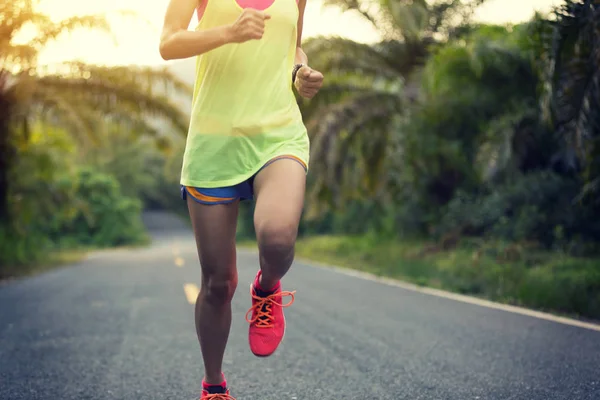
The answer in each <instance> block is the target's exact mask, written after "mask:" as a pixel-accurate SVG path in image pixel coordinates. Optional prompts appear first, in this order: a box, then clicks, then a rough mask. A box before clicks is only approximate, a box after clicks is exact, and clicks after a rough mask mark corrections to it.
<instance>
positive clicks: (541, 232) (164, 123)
mask: <svg viewBox="0 0 600 400" xmlns="http://www.w3.org/2000/svg"><path fill="white" fill-rule="evenodd" d="M327 3H328V4H329V5H335V6H338V7H341V8H342V9H344V10H347V11H348V12H357V13H359V14H361V15H362V16H363V17H364V18H366V19H367V20H368V21H370V22H371V23H373V24H374V26H375V27H377V29H379V30H380V32H381V37H382V41H381V42H380V43H376V44H369V45H367V44H362V43H356V42H353V41H351V40H348V39H344V38H338V37H316V38H310V39H307V40H306V41H305V49H306V51H307V53H308V54H309V57H310V59H311V64H312V66H313V67H314V68H317V69H319V70H320V71H322V72H323V73H324V74H325V75H326V84H325V86H324V88H323V90H322V92H321V93H320V94H319V96H317V97H315V98H314V99H313V100H311V101H305V100H302V99H298V101H299V102H300V104H301V108H302V112H303V114H304V117H305V121H306V123H307V125H308V127H309V133H310V136H311V143H312V155H311V157H312V161H311V166H310V170H311V171H310V174H309V183H308V193H307V199H306V212H305V215H304V217H303V220H302V223H301V227H300V240H299V243H298V254H299V256H302V257H305V258H311V259H314V260H318V261H326V262H330V263H335V264H340V265H342V266H346V267H349V268H356V269H360V270H364V271H368V272H372V273H375V274H378V275H384V276H390V277H394V278H399V279H403V280H407V281H411V282H414V283H417V284H420V285H427V286H432V287H437V288H442V289H447V290H452V291H456V292H460V293H464V294H471V295H476V296H481V297H485V298H490V299H493V300H498V301H502V302H507V303H512V304H518V305H524V306H528V307H533V308H537V309H543V310H547V311H554V312H560V313H567V314H576V315H580V316H584V317H589V318H596V319H600V245H599V243H600V200H598V199H599V198H600V197H599V196H598V191H599V190H600V140H599V138H600V136H599V135H600V72H599V70H598V68H597V65H598V54H600V34H599V33H598V32H599V31H598V29H597V27H598V26H599V25H600V6H599V5H598V4H596V3H595V2H594V1H592V0H578V1H574V0H568V1H567V0H565V1H564V2H563V3H562V4H560V5H559V7H558V8H556V9H555V10H554V11H553V12H551V13H550V14H548V15H535V16H534V17H533V18H532V19H531V20H530V21H527V22H526V23H523V24H519V25H514V26H492V25H484V24H478V23H475V22H474V21H473V18H472V15H473V11H474V10H475V8H476V7H477V6H479V5H480V4H481V3H483V0H471V1H469V0H462V1H458V0H428V1H426V0H418V1H416V0H411V1H408V0H395V1H377V2H375V3H373V2H371V1H366V0H365V1H363V0H358V1H354V0H353V1H350V0H328V1H327ZM32 25H34V26H35V31H36V32H37V33H38V35H37V36H34V37H33V38H32V39H31V41H29V42H26V43H22V42H17V41H16V40H15V38H16V37H18V36H19V35H18V33H19V32H20V30H22V29H25V28H26V29H30V28H29V27H30V26H32ZM77 29H100V30H108V25H107V23H106V20H105V19H104V18H102V17H99V16H87V17H86V16H82V17H76V18H72V19H69V20H67V21H62V22H56V21H52V20H50V19H48V18H47V17H46V16H44V15H40V14H38V13H37V12H36V2H35V1H32V0H23V1H18V2H12V3H10V4H7V5H6V6H4V9H3V10H2V13H1V16H0V31H1V32H3V37H2V38H0V277H8V276H17V275H22V274H28V273H31V271H35V270H36V267H35V266H36V265H54V264H56V263H54V262H50V263H49V262H48V260H52V259H59V260H60V259H61V257H62V258H64V257H66V256H65V255H69V254H71V255H72V254H77V255H78V257H79V256H80V255H81V254H83V252H82V251H83V250H85V249H90V248H100V247H112V246H129V245H143V244H145V243H147V240H148V239H147V235H146V234H145V232H144V227H143V224H142V222H141V213H142V212H143V210H146V209H163V210H169V211H172V212H176V213H178V214H182V215H184V214H185V206H184V204H183V203H182V202H181V201H180V200H179V197H178V194H179V190H178V177H179V171H180V166H181V154H182V150H183V146H184V140H185V132H186V125H187V120H188V116H187V115H186V113H185V112H183V111H182V109H181V108H180V107H179V106H178V103H177V101H176V99H177V98H181V97H178V96H189V94H190V88H189V82H188V83H187V84H186V83H184V82H182V80H181V79H180V78H179V77H177V76H176V75H174V74H173V73H172V72H170V71H172V70H168V69H156V68H146V67H140V66H119V67H107V66H97V65H86V64H82V63H65V64H63V65H60V66H52V67H50V66H45V65H40V64H39V63H38V55H39V52H40V51H41V50H42V49H43V48H44V46H46V45H48V44H49V43H51V42H52V40H53V39H55V38H56V37H58V35H59V34H60V33H61V32H65V31H72V30H77ZM252 237H253V229H252V206H251V205H247V204H245V205H243V206H242V212H241V215H240V224H239V238H240V241H241V242H243V243H247V240H249V239H251V238H252ZM82 249H83V250H82ZM70 259H73V258H72V257H71V258H70Z"/></svg>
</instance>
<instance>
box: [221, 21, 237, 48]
mask: <svg viewBox="0 0 600 400" xmlns="http://www.w3.org/2000/svg"><path fill="white" fill-rule="evenodd" d="M221 38H222V39H223V43H224V44H228V43H233V42H234V41H235V40H234V38H235V34H234V31H233V24H230V25H225V26H223V32H222V34H221Z"/></svg>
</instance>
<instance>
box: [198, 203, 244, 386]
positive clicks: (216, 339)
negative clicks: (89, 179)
mask: <svg viewBox="0 0 600 400" xmlns="http://www.w3.org/2000/svg"><path fill="white" fill-rule="evenodd" d="M187 203H188V209H189V212H190V217H191V220H192V226H193V228H194V235H195V237H196V245H197V247H198V256H199V258H200V265H201V267H202V285H201V290H200V294H199V295H198V299H197V301H196V309H195V320H196V333H197V334H198V341H199V342H200V348H201V350H202V358H203V359H204V380H205V381H206V383H208V384H220V383H221V382H222V381H223V377H222V375H221V368H222V365H223V355H224V354H225V347H226V345H227V339H228V338H229V330H230V328H231V300H232V298H233V294H234V292H235V289H236V287H237V268H236V251H235V233H236V225H237V216H238V203H237V202H236V203H233V204H226V205H222V204H221V205H203V204H200V203H198V202H196V201H194V200H193V199H192V198H191V196H188V200H187Z"/></svg>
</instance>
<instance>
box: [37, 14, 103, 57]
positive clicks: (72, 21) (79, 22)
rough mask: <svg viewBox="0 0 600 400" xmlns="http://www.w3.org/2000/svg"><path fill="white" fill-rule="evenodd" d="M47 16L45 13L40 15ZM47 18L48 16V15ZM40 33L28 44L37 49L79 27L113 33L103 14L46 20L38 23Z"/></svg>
mask: <svg viewBox="0 0 600 400" xmlns="http://www.w3.org/2000/svg"><path fill="white" fill-rule="evenodd" d="M41 17H46V16H44V15H42V16H40V18H41ZM46 18H47V17H46ZM36 25H37V26H36V28H37V30H38V33H37V34H36V36H35V37H34V38H33V39H32V40H31V41H30V42H28V45H30V46H32V47H35V48H37V49H41V48H43V47H44V46H45V45H47V44H48V43H49V42H51V41H53V40H56V39H57V38H58V37H59V36H61V35H63V34H66V33H70V32H73V31H74V30H78V29H92V30H95V31H101V32H104V33H107V34H111V29H110V25H109V24H108V21H107V20H106V18H105V17H104V16H102V15H80V16H74V17H70V18H67V19H64V20H62V21H60V22H57V23H54V22H52V20H50V19H48V20H45V21H44V23H43V24H42V23H38V24H36Z"/></svg>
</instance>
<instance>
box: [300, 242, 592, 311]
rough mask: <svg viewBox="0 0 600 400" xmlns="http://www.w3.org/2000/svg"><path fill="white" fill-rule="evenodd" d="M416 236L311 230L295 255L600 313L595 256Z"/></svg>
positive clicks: (525, 302) (513, 300)
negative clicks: (443, 243) (447, 247)
mask: <svg viewBox="0 0 600 400" xmlns="http://www.w3.org/2000/svg"><path fill="white" fill-rule="evenodd" d="M432 249H435V246H432V245H431V244H428V243H424V242H421V241H403V240H400V241H399V240H396V239H390V238H388V237H385V236H378V237H377V236H371V237H370V238H365V237H363V236H313V237H310V238H305V239H301V240H300V241H299V242H298V244H297V246H296V253H297V255H298V256H299V257H303V258H308V259H314V260H319V261H322V262H328V263H332V264H334V265H339V266H342V267H350V268H353V269H358V270H362V271H365V272H368V273H372V274H375V275H381V276H388V277H392V278H399V279H402V280H405V281H409V282H413V283H415V284H418V285H426V286H431V287H435V288H439V289H444V290H451V291H455V292H458V293H463V294H469V295H475V296H480V297H486V298H488V299H492V300H495V301H501V302H505V303H510V304H515V305H520V306H526V307H533V308H537V309H542V310H547V311H554V312H564V313H568V314H576V315H580V316H584V317H589V318H596V319H598V318H600V270H599V269H598V267H597V260H594V259H585V258H573V257H570V256H567V255H565V254H564V253H562V252H559V251H554V252H548V251H533V250H530V249H524V248H522V247H519V246H515V245H514V244H510V243H502V242H492V243H489V242H488V243H486V244H485V245H481V244H468V243H465V244H464V245H462V246H460V247H458V248H456V249H453V250H451V251H444V252H438V251H432Z"/></svg>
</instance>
